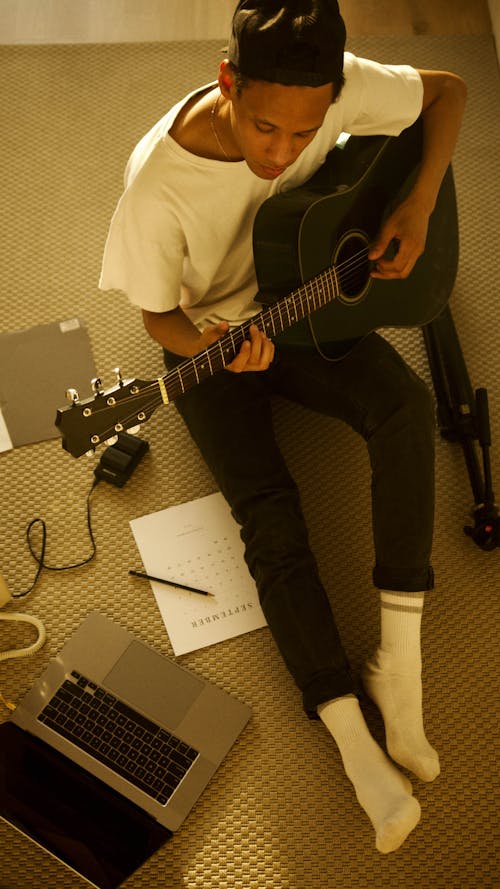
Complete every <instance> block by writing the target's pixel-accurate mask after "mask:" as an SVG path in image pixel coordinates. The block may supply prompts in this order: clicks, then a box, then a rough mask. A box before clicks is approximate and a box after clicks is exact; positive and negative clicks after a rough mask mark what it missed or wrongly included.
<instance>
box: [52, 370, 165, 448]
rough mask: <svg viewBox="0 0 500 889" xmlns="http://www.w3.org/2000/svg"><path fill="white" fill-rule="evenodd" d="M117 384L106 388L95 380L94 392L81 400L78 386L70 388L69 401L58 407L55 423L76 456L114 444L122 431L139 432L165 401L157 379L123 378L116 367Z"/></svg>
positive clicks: (93, 382)
mask: <svg viewBox="0 0 500 889" xmlns="http://www.w3.org/2000/svg"><path fill="white" fill-rule="evenodd" d="M116 373H117V376H118V385H117V386H114V387H113V388H111V389H106V390H103V389H102V388H101V381H100V380H99V379H95V380H92V386H93V388H94V392H95V395H94V396H93V397H91V398H86V399H84V400H82V401H80V399H79V397H78V393H77V392H76V390H75V389H68V391H67V392H66V397H67V398H68V401H70V404H69V405H67V406H65V407H61V408H59V409H58V410H57V415H56V420H55V424H56V426H57V427H58V428H59V430H60V432H61V436H62V445H63V448H64V449H65V450H66V451H68V452H69V453H70V454H71V455H72V456H73V457H81V456H82V454H86V453H89V452H91V453H92V452H93V451H95V449H96V448H97V447H99V445H101V444H112V443H113V441H114V440H115V437H116V436H117V435H118V433H119V432H125V431H128V432H136V431H137V430H138V426H139V425H140V424H141V423H143V422H144V421H145V420H148V419H149V418H150V416H151V414H152V413H153V411H154V410H155V409H156V408H157V407H158V405H159V404H161V403H162V396H161V391H160V387H159V383H158V380H153V381H150V382H148V381H145V380H123V379H122V376H121V373H120V371H119V370H118V369H116Z"/></svg>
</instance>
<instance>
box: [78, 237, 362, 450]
mask: <svg viewBox="0 0 500 889" xmlns="http://www.w3.org/2000/svg"><path fill="white" fill-rule="evenodd" d="M368 250H369V248H368V247H364V248H363V249H362V250H359V251H358V252H357V253H355V254H353V255H352V256H351V257H349V259H348V260H345V261H344V262H342V263H339V264H338V265H337V266H331V267H330V268H329V269H325V270H324V272H321V273H319V274H318V275H317V276H315V277H314V278H313V279H311V280H310V281H308V282H306V283H305V284H304V285H302V287H300V288H297V290H295V291H292V292H291V293H290V294H289V295H288V297H286V298H285V301H286V300H287V299H288V300H289V301H291V300H292V299H295V300H296V299H297V298H299V299H300V300H301V302H302V296H301V291H302V290H303V289H305V290H306V291H307V290H309V291H312V293H311V294H310V295H311V296H312V297H313V299H314V297H318V296H319V297H320V300H321V297H322V295H324V290H325V288H324V286H323V285H324V284H325V283H330V284H331V285H332V286H333V289H334V297H333V298H335V297H337V296H338V284H337V278H338V277H341V283H342V284H344V285H345V284H346V283H348V282H352V281H353V276H354V274H355V273H356V272H357V270H358V269H359V268H361V267H362V266H363V265H365V264H366V257H367V255H368ZM340 273H341V275H340ZM325 279H329V280H328V281H325ZM319 289H321V291H323V294H322V293H320V292H319ZM305 298H306V300H308V298H309V295H308V294H306V296H305ZM331 299H332V297H331V296H328V299H327V300H324V298H323V300H322V301H320V304H319V305H318V306H316V305H315V306H314V308H313V309H312V310H311V309H310V306H309V305H308V309H309V312H306V313H305V315H307V314H310V312H313V311H315V310H316V309H317V308H322V307H323V306H324V305H326V303H327V302H330V301H331ZM279 303H280V308H279V307H278V304H277V303H276V304H273V305H272V306H270V307H269V308H268V309H267V310H264V311H263V312H261V313H259V315H260V317H261V318H262V316H265V315H266V314H267V315H269V316H270V320H271V323H273V322H274V321H275V320H276V321H279V326H281V324H282V313H281V306H282V305H283V301H282V300H280V301H279ZM302 308H303V307H302V305H301V309H302ZM283 312H284V314H285V315H287V314H288V308H285V307H283ZM259 315H257V316H254V317H253V318H250V319H248V320H247V321H246V322H244V323H243V324H242V325H240V326H239V327H238V328H236V329H234V330H232V331H231V332H230V334H227V335H226V337H223V340H222V341H221V340H218V341H217V342H215V343H213V344H212V345H211V346H209V347H208V348H207V349H206V350H204V352H202V353H200V354H199V355H195V356H193V358H192V359H186V367H185V368H184V370H181V368H182V364H183V363H181V365H178V366H177V367H176V368H173V369H172V370H170V371H168V372H167V374H165V375H164V376H163V380H164V381H165V380H166V378H167V377H169V376H172V378H175V377H176V376H177V377H178V382H179V384H180V389H179V393H177V394H181V393H182V391H183V388H186V387H187V388H190V387H191V385H192V383H193V382H195V381H196V382H198V380H199V373H198V371H197V369H196V367H193V365H194V363H195V362H196V363H197V366H198V370H204V367H205V365H204V363H203V361H204V356H206V361H208V363H209V366H210V369H212V364H213V363H217V364H218V363H219V361H220V359H222V361H224V357H223V353H222V352H223V350H222V342H223V341H224V340H226V341H227V342H229V340H230V341H231V345H232V350H234V351H236V350H235V345H234V339H235V338H238V339H239V338H240V337H241V342H243V340H244V338H245V336H244V333H245V334H246V333H247V332H248V331H249V329H250V326H251V325H252V324H253V323H255V321H256V320H259ZM302 317H304V315H303V316H302ZM296 320H300V319H296ZM292 323H293V321H292ZM286 326H291V324H290V325H286ZM282 329H286V327H284V328H282ZM280 332H281V331H280ZM238 345H240V343H238ZM232 350H231V351H232ZM214 359H216V360H214ZM222 366H224V365H222ZM217 369H219V368H217ZM181 376H182V381H181V378H180V377H181ZM183 384H185V385H183ZM148 390H149V392H150V395H151V398H150V399H149V401H147V402H144V397H145V396H146V397H147V394H148ZM138 399H140V400H141V402H142V403H143V406H144V407H145V409H146V411H148V410H149V411H151V412H152V411H153V410H155V409H156V408H157V407H158V406H159V405H160V404H161V403H162V402H163V398H162V396H161V394H160V392H159V387H158V382H157V380H154V381H153V382H152V383H151V384H148V385H147V386H145V387H144V388H143V389H141V390H140V391H139V392H138V393H136V394H134V395H131V396H129V397H128V398H124V399H123V400H122V401H121V402H120V407H121V406H122V405H125V404H126V402H127V401H130V403H131V405H133V404H134V403H136V402H137V400H138ZM94 417H95V415H94ZM146 419H147V417H146ZM128 421H130V423H131V424H132V425H136V424H137V422H141V421H140V420H138V417H137V414H136V413H135V411H132V412H131V413H130V414H129V416H128V417H125V418H123V423H122V425H124V426H126V425H127V423H128ZM115 432H116V429H115V426H114V425H112V426H109V427H108V429H107V430H105V431H103V432H101V436H100V438H101V440H105V438H108V439H109V438H111V437H112V435H113V434H114V433H115ZM108 433H109V434H108Z"/></svg>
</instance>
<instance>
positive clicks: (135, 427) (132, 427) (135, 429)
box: [127, 423, 141, 435]
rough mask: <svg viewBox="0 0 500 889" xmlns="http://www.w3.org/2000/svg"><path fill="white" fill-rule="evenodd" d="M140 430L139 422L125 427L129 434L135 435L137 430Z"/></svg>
mask: <svg viewBox="0 0 500 889" xmlns="http://www.w3.org/2000/svg"><path fill="white" fill-rule="evenodd" d="M140 431H141V424H140V423H139V424H138V425H137V426H131V427H130V429H127V432H128V434H129V435H137V433H138V432H140Z"/></svg>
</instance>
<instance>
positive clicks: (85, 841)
mask: <svg viewBox="0 0 500 889" xmlns="http://www.w3.org/2000/svg"><path fill="white" fill-rule="evenodd" d="M250 715H251V711H250V708H249V707H247V706H246V705H245V704H243V703H240V702H239V701H237V700H236V699H235V698H233V697H232V695H229V694H227V693H226V692H224V691H222V689H220V688H217V687H216V686H215V685H213V684H212V683H210V682H207V681H206V680H204V679H202V678H201V677H200V676H198V675H196V674H194V673H192V672H191V671H190V670H187V669H185V668H184V667H181V666H180V665H179V664H176V663H175V662H173V661H172V660H170V659H169V658H167V657H165V656H163V655H161V654H159V653H158V652H156V651H155V650H154V649H153V648H151V647H149V646H148V645H145V644H144V643H143V642H141V641H139V640H138V639H137V638H136V637H135V636H133V635H132V634H131V633H129V632H127V631H126V630H125V629H123V628H122V627H121V626H119V625H118V624H117V623H115V622H114V621H112V620H110V619H109V618H107V617H105V616H104V615H102V614H99V613H96V612H92V613H90V614H89V615H88V616H87V617H86V618H85V620H84V621H83V623H81V624H80V626H79V627H78V628H77V630H76V631H75V632H74V634H73V635H72V636H71V637H70V639H69V640H68V642H67V643H66V645H65V646H64V647H63V649H62V650H61V652H60V654H59V655H58V656H57V657H56V658H55V659H54V660H51V661H50V662H49V665H48V666H47V668H46V670H45V671H44V673H43V674H42V676H41V677H40V678H39V679H38V680H37V681H36V682H35V684H34V686H33V687H32V688H31V689H30V691H28V692H27V694H26V695H25V696H24V698H23V699H22V701H21V702H20V704H19V705H18V707H17V708H16V710H15V711H14V713H13V714H12V717H11V718H10V719H9V721H8V722H5V723H3V724H2V725H0V815H1V817H2V818H3V819H4V820H5V821H7V822H8V823H10V824H11V825H12V826H13V827H15V828H16V829H18V830H20V831H21V832H22V833H24V834H26V835H27V836H28V837H30V838H31V839H32V840H34V841H35V842H36V843H37V844H38V845H39V846H41V847H42V848H43V849H45V850H46V851H47V852H49V853H51V854H52V855H54V856H56V857H57V858H58V859H60V860H61V861H62V862H64V864H66V865H67V866H68V867H70V868H71V869H72V870H73V871H76V873H78V874H79V875H80V876H81V877H83V878H84V879H86V880H87V881H88V882H89V883H90V884H91V885H93V886H95V887H98V889H116V887H117V886H120V885H121V883H122V882H123V881H124V880H125V879H127V877H129V876H130V875H131V874H132V873H133V872H134V871H135V870H137V868H138V867H140V865H141V864H143V863H144V861H146V860H147V859H148V858H149V857H150V856H151V855H152V854H153V853H154V852H155V851H156V850H157V849H159V848H160V847H161V846H162V845H163V844H164V843H165V842H167V841H168V840H169V839H170V837H171V836H172V834H173V832H174V831H176V830H177V829H178V828H179V827H180V825H181V824H182V823H183V821H184V819H185V818H186V817H187V815H188V814H189V812H190V811H191V809H192V808H193V806H194V804H195V802H196V800H197V799H198V798H199V796H200V794H201V793H202V792H203V790H204V788H205V787H206V785H207V784H208V782H209V781H210V779H211V777H212V776H213V774H214V773H215V771H216V770H217V768H218V766H219V765H220V763H221V762H222V760H223V759H224V757H225V756H226V754H227V753H228V751H229V750H230V748H231V747H232V745H233V744H234V742H235V741H236V739H237V738H238V736H239V735H240V733H241V732H242V730H243V728H244V727H245V725H246V724H247V722H248V720H249V718H250Z"/></svg>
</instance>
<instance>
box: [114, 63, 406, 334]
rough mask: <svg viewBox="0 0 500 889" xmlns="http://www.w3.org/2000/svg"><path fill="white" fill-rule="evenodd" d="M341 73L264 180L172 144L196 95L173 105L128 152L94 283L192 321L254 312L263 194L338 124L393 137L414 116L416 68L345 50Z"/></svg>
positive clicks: (336, 131) (316, 159) (284, 186)
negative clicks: (319, 112) (300, 137)
mask: <svg viewBox="0 0 500 889" xmlns="http://www.w3.org/2000/svg"><path fill="white" fill-rule="evenodd" d="M344 75H345V85H344V88H343V90H342V92H341V94H340V98H339V99H338V100H337V102H336V103H335V104H332V105H331V106H330V108H329V109H328V111H327V114H326V116H325V120H324V122H323V125H322V126H321V129H320V130H319V131H318V132H317V133H316V135H315V136H314V139H313V140H312V142H311V143H310V144H309V145H308V146H307V147H306V148H305V149H304V151H303V152H302V154H301V155H300V156H299V157H298V158H297V160H296V161H295V163H294V164H292V166H290V167H289V168H288V169H286V170H285V171H284V172H283V173H282V174H281V176H279V177H278V178H277V179H275V180H272V181H268V180H265V179H260V178H259V177H257V176H256V175H255V174H254V173H252V172H251V171H250V169H249V167H248V166H247V164H246V162H245V161H241V162H236V163H230V162H226V161H219V160H210V159H208V158H203V157H197V156H196V155H194V154H191V153H190V152H189V151H186V150H185V149H184V148H182V147H181V146H180V145H178V143H177V142H175V141H174V139H172V138H171V136H169V129H170V128H171V126H172V124H173V122H174V120H175V118H176V117H177V115H178V113H179V111H180V109H181V108H182V107H183V105H184V104H185V103H186V102H187V101H188V100H189V99H190V98H191V96H193V95H195V93H191V94H190V95H189V96H187V97H186V98H185V99H183V100H182V101H181V102H179V103H178V104H177V105H175V106H174V107H173V108H172V109H171V110H170V111H169V112H168V113H167V114H166V115H165V116H164V117H162V118H161V120H160V121H158V123H157V124H156V125H155V126H154V127H153V128H152V129H151V130H150V131H149V132H148V133H147V134H146V135H145V136H144V138H143V139H141V141H140V142H139V143H138V145H137V146H136V148H135V149H134V151H133V153H132V155H131V157H130V159H129V162H128V164H127V168H126V171H125V191H124V193H123V194H122V197H121V198H120V201H119V203H118V206H117V208H116V210H115V213H114V215H113V218H112V221H111V225H110V229H109V233H108V238H107V241H106V246H105V250H104V258H103V264H102V270H101V277H100V281H99V287H100V288H101V289H102V290H109V289H114V290H121V291H123V292H124V293H126V294H127V296H128V298H129V300H130V301H131V303H133V304H135V305H137V306H140V307H141V308H143V309H147V310H149V311H152V312H166V311H170V310H171V309H175V308H176V307H177V306H178V305H181V307H182V308H183V310H184V311H185V312H186V314H187V315H188V317H189V318H190V319H191V320H192V321H193V323H194V324H196V325H197V326H198V327H199V328H200V329H201V328H203V327H204V326H205V325H206V324H207V323H210V324H215V323H217V322H218V321H220V320H222V319H225V320H227V321H229V322H230V323H231V324H241V323H242V322H243V321H245V320H247V319H248V318H250V317H251V316H252V315H254V314H256V313H257V312H259V311H261V309H262V306H261V305H260V304H258V303H256V302H255V301H254V297H255V294H256V293H257V289H258V287H257V280H256V275H255V268H254V262H253V252H252V230H253V223H254V219H255V215H256V213H257V210H258V208H259V207H260V205H261V204H262V202H263V201H265V200H266V198H268V197H270V196H271V195H272V194H275V193H277V192H279V191H286V190H288V189H290V188H295V187H297V186H299V185H301V184H302V183H303V182H305V181H306V180H307V179H309V178H310V176H312V174H313V173H315V172H316V170H317V169H318V167H320V166H321V164H322V163H323V162H324V160H325V157H326V155H327V153H328V152H329V151H330V150H331V148H333V146H334V145H335V143H336V141H337V139H338V137H339V135H340V134H341V133H342V132H345V133H349V134H351V135H370V134H375V133H376V134H382V135H390V136H397V135H399V133H400V132H401V131H402V130H403V129H405V127H407V126H410V124H412V123H413V122H414V121H415V120H416V119H417V117H418V115H419V114H420V111H421V108H422V94H423V87H422V81H421V79H420V77H419V75H418V72H417V71H416V70H415V69H414V68H410V67H408V66H392V65H380V64H378V63H376V62H372V61H368V60H366V59H360V58H357V57H355V56H353V55H352V54H350V53H346V54H345V65H344ZM213 85H215V84H213ZM209 86H210V85H206V86H205V87H202V90H206V89H207V88H208V87H209ZM202 90H197V91H196V92H201V91H202Z"/></svg>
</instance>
